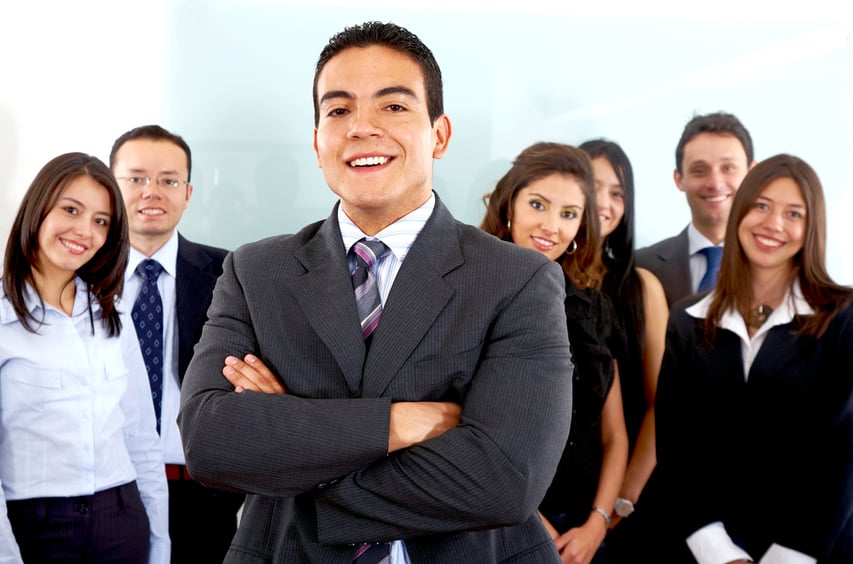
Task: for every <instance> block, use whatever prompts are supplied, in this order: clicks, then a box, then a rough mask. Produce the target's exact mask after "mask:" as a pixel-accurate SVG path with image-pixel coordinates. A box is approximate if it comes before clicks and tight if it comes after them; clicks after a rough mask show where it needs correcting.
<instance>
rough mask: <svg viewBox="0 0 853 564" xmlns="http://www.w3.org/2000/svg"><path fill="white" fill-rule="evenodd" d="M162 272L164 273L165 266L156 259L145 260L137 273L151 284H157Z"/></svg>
mask: <svg viewBox="0 0 853 564" xmlns="http://www.w3.org/2000/svg"><path fill="white" fill-rule="evenodd" d="M161 272H163V265H162V264H160V263H159V262H157V261H156V260H154V259H145V260H144V261H142V262H140V263H139V266H137V267H136V273H137V274H139V275H140V276H142V277H143V278H145V279H147V280H148V281H149V282H156V281H157V277H158V276H160V273H161Z"/></svg>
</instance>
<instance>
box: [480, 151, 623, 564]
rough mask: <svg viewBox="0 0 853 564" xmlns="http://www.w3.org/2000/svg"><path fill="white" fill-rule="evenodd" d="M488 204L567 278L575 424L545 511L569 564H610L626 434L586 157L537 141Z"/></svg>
mask: <svg viewBox="0 0 853 564" xmlns="http://www.w3.org/2000/svg"><path fill="white" fill-rule="evenodd" d="M485 199H486V205H487V210H486V216H485V218H484V219H483V222H482V224H481V226H480V227H481V228H482V229H483V230H484V231H486V232H488V233H491V234H493V235H496V236H497V237H499V238H501V239H503V240H505V241H510V242H513V243H515V244H516V245H519V246H522V247H526V248H529V249H532V250H535V251H537V252H540V253H542V254H544V255H545V256H547V257H549V258H550V259H552V260H554V261H557V262H558V263H559V264H560V265H561V266H562V268H563V272H564V273H565V275H566V301H565V307H566V321H567V324H568V330H569V344H570V346H571V350H572V361H573V362H574V365H575V368H574V374H573V376H572V378H573V382H572V383H573V392H572V423H571V429H570V431H569V438H568V441H567V443H566V447H565V450H564V452H563V456H562V459H561V460H560V464H559V466H558V467H557V473H556V476H555V477H554V480H553V482H552V483H551V487H550V488H549V489H548V492H547V493H546V494H545V499H544V500H543V501H542V503H541V504H540V506H539V511H540V514H541V516H542V520H543V523H544V524H545V526H546V528H547V529H548V530H549V532H550V533H551V536H552V538H553V539H554V543H555V546H556V548H557V550H558V552H559V553H560V556H561V558H562V559H563V562H567V563H588V562H595V563H603V562H606V561H607V560H606V556H605V553H604V550H603V545H602V543H603V541H604V538H605V535H606V534H607V529H608V527H609V526H610V523H611V517H610V515H611V513H612V511H613V504H614V501H615V499H616V494H617V492H618V491H619V486H620V485H621V484H622V478H623V476H624V473H625V462H626V460H627V455H628V437H627V435H626V432H625V421H624V419H623V416H622V397H621V388H620V386H619V372H618V370H617V367H616V363H614V362H613V358H612V355H611V351H610V346H609V340H610V339H611V338H612V337H613V321H614V316H615V313H614V312H613V306H612V304H611V303H610V300H608V299H607V298H606V297H605V296H604V295H603V294H602V293H601V292H599V291H598V288H599V287H600V285H601V277H602V275H603V267H602V264H601V244H600V242H599V234H598V229H599V226H598V211H597V207H596V201H595V192H594V186H593V174H592V168H591V166H590V162H589V158H588V157H587V156H586V154H585V153H584V152H583V151H581V150H579V149H577V148H576V147H572V146H570V145H563V144H559V143H536V144H534V145H532V146H530V147H528V148H526V149H525V150H524V151H522V152H521V154H519V155H518V157H516V159H515V161H514V162H513V165H512V168H511V169H510V170H509V171H508V172H507V173H506V174H505V175H504V176H503V178H501V179H500V180H499V181H498V183H497V186H496V187H495V190H494V191H493V192H492V193H491V194H490V195H488V196H487V197H486V198H485ZM567 400H568V398H567Z"/></svg>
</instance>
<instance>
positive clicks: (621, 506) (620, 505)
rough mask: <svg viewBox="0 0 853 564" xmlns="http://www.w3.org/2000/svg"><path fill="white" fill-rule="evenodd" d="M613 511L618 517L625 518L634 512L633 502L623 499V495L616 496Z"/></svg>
mask: <svg viewBox="0 0 853 564" xmlns="http://www.w3.org/2000/svg"><path fill="white" fill-rule="evenodd" d="M613 511H614V512H615V513H616V515H618V516H619V517H622V518H625V517H627V516H628V515H630V514H631V513H633V512H634V502H632V501H631V500H628V499H625V498H624V497H617V498H616V505H614V506H613Z"/></svg>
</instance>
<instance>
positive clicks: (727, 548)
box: [686, 280, 817, 564]
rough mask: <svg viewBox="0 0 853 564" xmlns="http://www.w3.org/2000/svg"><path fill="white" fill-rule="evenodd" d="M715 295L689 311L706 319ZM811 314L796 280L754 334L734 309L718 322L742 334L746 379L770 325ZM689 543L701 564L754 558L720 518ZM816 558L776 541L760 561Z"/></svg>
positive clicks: (809, 562) (789, 563)
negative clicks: (741, 546) (735, 540)
mask: <svg viewBox="0 0 853 564" xmlns="http://www.w3.org/2000/svg"><path fill="white" fill-rule="evenodd" d="M713 295H714V292H711V293H710V294H708V295H707V296H705V297H704V298H702V299H701V300H699V301H698V302H696V303H695V304H693V305H692V306H690V307H689V308H687V310H686V311H687V314H688V315H690V316H691V317H695V318H696V319H705V318H706V317H707V315H708V307H709V306H710V304H711V300H712V299H713ZM811 314H814V309H812V307H811V306H810V305H809V304H808V302H806V300H805V299H804V298H803V295H802V291H801V289H800V284H799V281H796V280H795V281H794V284H793V288H792V289H790V290H788V292H787V293H786V294H785V297H784V298H783V299H782V303H781V304H780V305H779V307H778V308H776V309H775V310H773V313H771V314H770V315H769V316H768V317H767V320H766V321H765V322H764V324H763V325H762V326H761V327H760V328H759V329H758V330H757V331H756V332H755V335H753V336H752V337H750V336H749V331H748V330H747V327H746V321H745V320H744V318H743V316H742V315H741V314H740V313H738V312H737V311H731V310H730V311H727V312H725V313H723V316H722V318H721V319H720V325H719V326H720V327H721V328H723V329H727V330H729V331H731V332H732V333H734V334H735V335H737V336H738V337H739V338H740V342H741V357H742V358H743V374H744V379H746V380H748V379H749V370H750V368H751V367H752V362H753V360H754V359H755V357H756V355H757V354H758V351H759V350H760V349H761V345H762V344H764V339H765V338H766V337H767V332H768V331H770V329H772V328H773V327H775V326H777V325H784V324H786V323H790V322H791V321H792V320H793V319H794V316H795V315H811ZM756 514H757V512H756ZM687 546H688V547H689V548H690V551H691V552H692V553H693V556H694V558H696V561H697V562H698V564H722V563H725V562H731V561H733V560H753V559H752V557H751V556H750V555H749V554H748V553H747V552H746V551H744V550H743V549H742V548H740V547H739V546H737V545H736V544H735V543H734V541H732V539H731V537H730V536H729V534H728V533H727V532H726V528H725V526H724V524H723V523H722V522H720V521H715V522H713V523H710V524H708V525H705V526H704V527H702V528H701V529H699V530H697V531H695V532H694V533H693V534H691V535H690V536H689V537H687ZM815 562H817V560H816V559H815V558H812V557H811V556H808V555H806V554H803V553H802V552H798V551H796V550H793V549H790V548H786V547H784V546H781V545H778V544H775V543H774V544H772V545H771V546H770V548H769V549H767V552H766V553H764V555H763V556H762V558H761V560H760V561H759V564H814V563H815Z"/></svg>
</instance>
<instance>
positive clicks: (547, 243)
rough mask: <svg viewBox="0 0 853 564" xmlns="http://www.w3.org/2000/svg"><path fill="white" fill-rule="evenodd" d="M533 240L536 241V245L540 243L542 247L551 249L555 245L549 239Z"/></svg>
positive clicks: (536, 238) (535, 238) (537, 238)
mask: <svg viewBox="0 0 853 564" xmlns="http://www.w3.org/2000/svg"><path fill="white" fill-rule="evenodd" d="M533 240H534V241H536V243H538V244H539V245H540V246H542V247H548V248H551V247H553V246H554V243H552V242H551V241H548V240H547V239H541V238H539V237H534V238H533Z"/></svg>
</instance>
